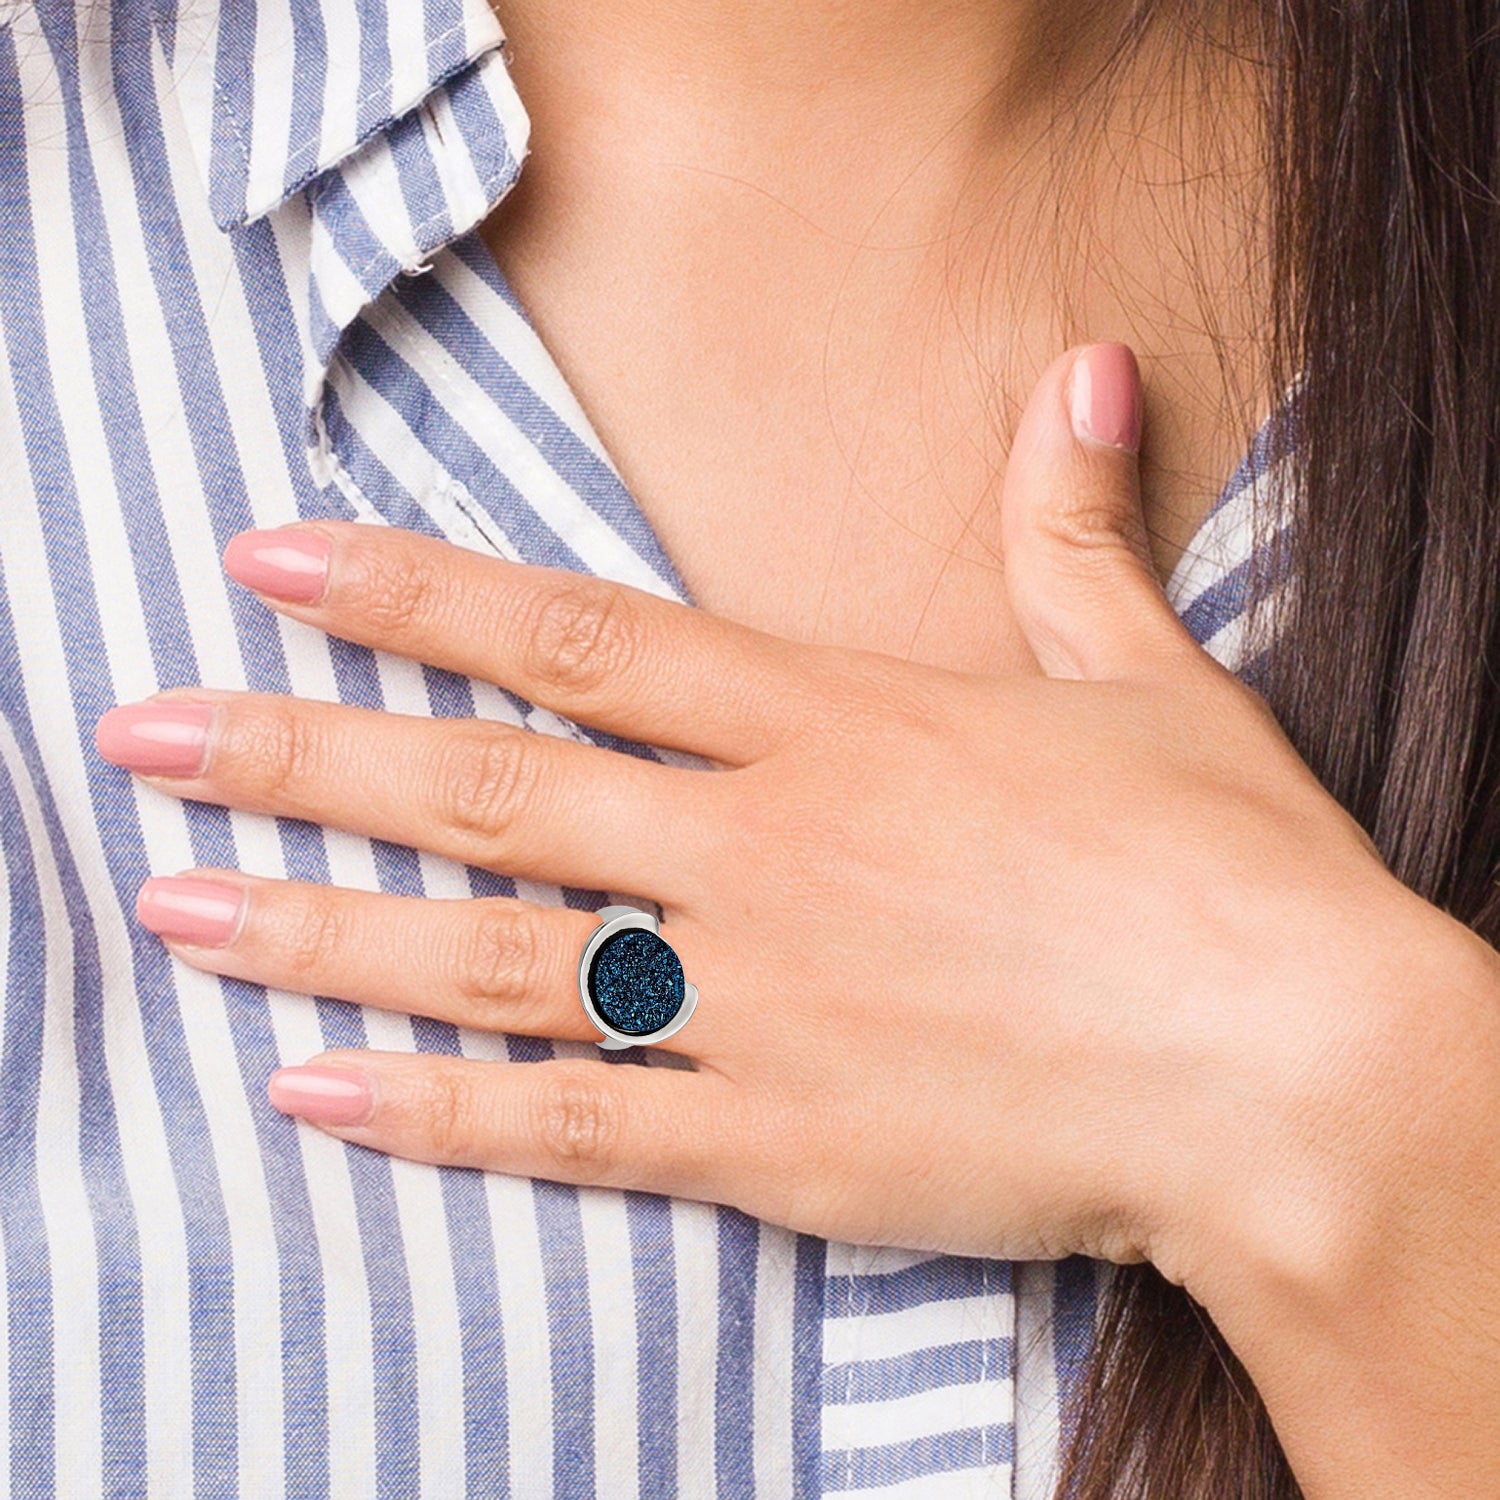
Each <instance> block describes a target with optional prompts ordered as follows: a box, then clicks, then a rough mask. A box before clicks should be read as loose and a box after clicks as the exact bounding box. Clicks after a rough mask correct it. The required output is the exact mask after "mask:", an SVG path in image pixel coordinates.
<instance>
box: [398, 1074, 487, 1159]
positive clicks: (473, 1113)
mask: <svg viewBox="0 0 1500 1500" xmlns="http://www.w3.org/2000/svg"><path fill="white" fill-rule="evenodd" d="M419 1111H420V1115H419V1118H418V1120H416V1121H415V1122H414V1123H415V1124H416V1125H417V1126H418V1128H420V1130H421V1132H422V1134H423V1135H424V1136H425V1137H426V1138H427V1142H428V1144H429V1145H430V1146H431V1148H432V1152H433V1156H434V1159H435V1160H438V1161H443V1162H453V1163H458V1164H462V1163H464V1162H467V1161H471V1160H475V1159H477V1157H478V1156H479V1155H480V1152H481V1149H482V1147H483V1145H484V1141H485V1135H486V1133H487V1131H486V1127H487V1124H488V1122H487V1121H486V1119H485V1118H484V1111H483V1109H482V1108H481V1106H480V1102H479V1098H478V1095H477V1093H476V1091H475V1090H474V1089H472V1088H469V1087H468V1086H466V1084H465V1082H464V1080H463V1078H462V1077H461V1076H460V1075H458V1074H457V1073H450V1072H448V1071H446V1070H438V1071H436V1072H434V1073H432V1074H431V1076H430V1077H429V1078H427V1079H426V1081H425V1085H424V1087H423V1089H422V1094H421V1099H420V1102H419Z"/></svg>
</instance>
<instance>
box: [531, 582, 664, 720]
mask: <svg viewBox="0 0 1500 1500" xmlns="http://www.w3.org/2000/svg"><path fill="white" fill-rule="evenodd" d="M529 641H530V645H529V648H528V651H527V660H526V669H527V671H528V673H529V674H530V675H531V676H532V677H533V678H534V679H535V680H536V681H538V682H540V683H542V684H544V685H545V686H547V687H550V688H553V689H558V690H561V691H563V692H567V693H591V692H594V691H595V690H597V689H598V688H599V687H600V686H602V685H603V684H605V683H607V682H609V681H610V679H611V678H613V677H615V676H617V675H618V674H620V673H622V672H623V671H625V670H626V669H627V668H628V667H629V665H630V663H631V662H633V661H635V660H636V659H637V657H638V656H639V653H640V647H641V644H642V643H641V623H640V620H639V618H638V616H637V615H636V613H635V612H634V611H633V610H632V609H631V607H630V606H629V605H628V604H627V603H626V600H625V591H624V590H623V589H622V588H619V587H614V586H610V585H600V584H597V583H594V584H591V585H589V586H587V587H580V586H578V585H576V584H572V583H566V584H564V585H563V586H562V587H560V588H559V589H557V590H556V591H555V592H553V593H551V594H549V595H548V596H547V597H546V598H545V599H544V600H543V601H542V603H541V605H540V607H539V608H538V610H537V613H536V619H535V622H534V624H533V628H532V630H531V631H530V634H529Z"/></svg>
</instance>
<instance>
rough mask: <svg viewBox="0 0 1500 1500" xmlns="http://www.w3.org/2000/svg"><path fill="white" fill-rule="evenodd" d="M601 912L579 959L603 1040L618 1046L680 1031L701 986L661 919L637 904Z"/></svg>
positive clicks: (586, 1003)
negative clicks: (690, 976) (687, 974)
mask: <svg viewBox="0 0 1500 1500" xmlns="http://www.w3.org/2000/svg"><path fill="white" fill-rule="evenodd" d="M598 917H599V925H598V926H597V927H596V928H595V929H594V930H593V931H592V932H591V933H590V934H589V936H588V941H587V942H586V943H585V944H584V945H583V952H582V953H581V954H580V955H579V958H578V996H579V999H581V1000H582V1001H583V1011H584V1014H585V1015H586V1016H587V1017H588V1018H589V1020H590V1021H592V1022H593V1023H594V1025H595V1026H597V1027H598V1028H599V1030H600V1031H602V1032H603V1033H604V1037H603V1040H601V1041H600V1043H599V1045H600V1046H601V1047H603V1048H605V1049H606V1050H607V1051H616V1050H618V1049H620V1048H622V1047H648V1046H650V1045H651V1043H652V1042H664V1041H665V1040H666V1039H667V1038H668V1037H669V1036H675V1035H676V1034H677V1033H678V1032H679V1031H681V1030H682V1028H683V1027H684V1026H686V1025H687V1023H688V1017H689V1016H691V1015H692V1013H693V1011H694V1009H695V1008H696V1006H697V1004H698V986H697V985H695V984H689V983H688V982H687V980H686V978H684V976H683V972H682V960H681V959H680V958H678V956H677V950H676V949H675V948H673V946H672V945H671V944H670V943H669V942H668V941H667V940H666V939H665V938H664V937H663V936H662V935H661V924H660V923H659V922H658V921H657V920H656V918H655V917H654V916H652V915H651V913H650V912H647V911H638V910H637V909H636V908H635V907H633V906H605V907H601V908H600V910H599V912H598ZM639 934H644V936H641V935H639Z"/></svg>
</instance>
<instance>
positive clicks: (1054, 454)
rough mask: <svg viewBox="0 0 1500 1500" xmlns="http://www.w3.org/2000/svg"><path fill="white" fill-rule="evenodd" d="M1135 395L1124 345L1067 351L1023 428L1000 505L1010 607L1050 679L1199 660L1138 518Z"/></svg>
mask: <svg viewBox="0 0 1500 1500" xmlns="http://www.w3.org/2000/svg"><path fill="white" fill-rule="evenodd" d="M1140 430H1141V389H1140V375H1139V371H1138V369H1137V367H1136V362H1135V356H1134V355H1133V354H1132V353H1131V351H1130V350H1129V349H1128V348H1127V347H1126V346H1125V345H1123V344H1092V345H1088V346H1086V347H1084V348H1082V349H1079V350H1075V351H1070V352H1069V353H1067V354H1064V355H1062V356H1060V357H1059V358H1058V359H1057V360H1055V361H1054V362H1053V363H1052V364H1051V365H1050V366H1049V367H1048V368H1047V370H1046V371H1045V372H1044V373H1043V375H1042V378H1041V380H1040V381H1039V382H1038V383H1037V387H1036V389H1035V391H1033V393H1032V396H1031V400H1030V402H1029V403H1028V404H1027V407H1026V411H1025V413H1024V414H1023V416H1022V418H1021V424H1020V426H1019V428H1018V429H1017V432H1016V440H1015V443H1014V445H1013V446H1012V449H1011V453H1010V458H1009V460H1008V462H1007V466H1006V474H1005V485H1004V493H1003V497H1002V501H1001V508H1002V513H1001V535H1002V543H1003V547H1004V554H1005V578H1006V586H1007V589H1008V591H1009V595H1010V601H1011V606H1012V608H1013V609H1014V611H1015V614H1016V618H1017V620H1018V622H1019V624H1020V626H1021V629H1022V630H1023V631H1024V633H1025V635H1026V638H1027V640H1028V641H1029V642H1030V644H1031V648H1032V650H1033V651H1034V652H1035V653H1036V656H1037V660H1038V661H1039V662H1040V663H1041V665H1042V669H1043V670H1044V671H1045V672H1046V673H1047V674H1048V675H1049V676H1052V677H1085V678H1104V677H1129V676H1132V675H1136V674H1142V673H1159V672H1160V671H1162V670H1167V669H1170V668H1171V667H1172V666H1173V665H1180V664H1181V663H1183V662H1184V661H1185V660H1187V659H1189V658H1190V657H1192V656H1195V655H1197V654H1198V646H1197V643H1196V642H1195V641H1194V640H1193V637H1192V635H1191V633H1190V632H1189V631H1188V630H1187V628H1186V627H1185V626H1184V625H1183V624H1182V622H1181V621H1180V620H1179V619H1178V617H1177V615H1176V614H1175V613H1174V611H1173V609H1172V606H1171V605H1170V604H1169V603H1168V602H1167V597H1166V594H1165V593H1164V592H1163V590H1162V588H1161V585H1160V584H1159V583H1158V582H1157V579H1156V574H1155V571H1154V569H1153V566H1152V562H1151V553H1150V549H1149V546H1148V543H1147V536H1146V523H1145V517H1144V515H1143V514H1142V511H1141V499H1140V474H1139V468H1138V465H1137V460H1136V454H1137V451H1138V448H1139V443H1140Z"/></svg>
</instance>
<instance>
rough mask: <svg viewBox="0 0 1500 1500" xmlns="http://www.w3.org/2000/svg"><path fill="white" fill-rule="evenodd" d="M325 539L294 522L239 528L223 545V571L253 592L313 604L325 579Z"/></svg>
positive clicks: (326, 540)
mask: <svg viewBox="0 0 1500 1500" xmlns="http://www.w3.org/2000/svg"><path fill="white" fill-rule="evenodd" d="M331 551H332V546H331V544H330V543H329V540H328V538H327V537H326V536H324V535H323V534H322V533H321V532H318V531H304V530H302V529H300V528H298V527H295V526H287V527H282V528H280V529H279V530H275V531H242V532H240V534H239V535H238V536H236V537H231V538H230V542H229V545H228V546H227V547H226V548H225V549H224V571H225V572H226V573H228V574H229V576H230V577H231V578H233V579H234V580H235V581H236V582H237V583H242V584H244V585H245V587H246V588H247V589H254V590H255V592H256V593H257V594H269V595H270V596H271V598H273V599H281V600H283V601H284V602H286V603H287V604H316V603H317V602H318V600H319V599H321V598H322V597H323V589H324V586H325V585H326V584H327V582H328V554H329V553H330V552H331Z"/></svg>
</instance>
